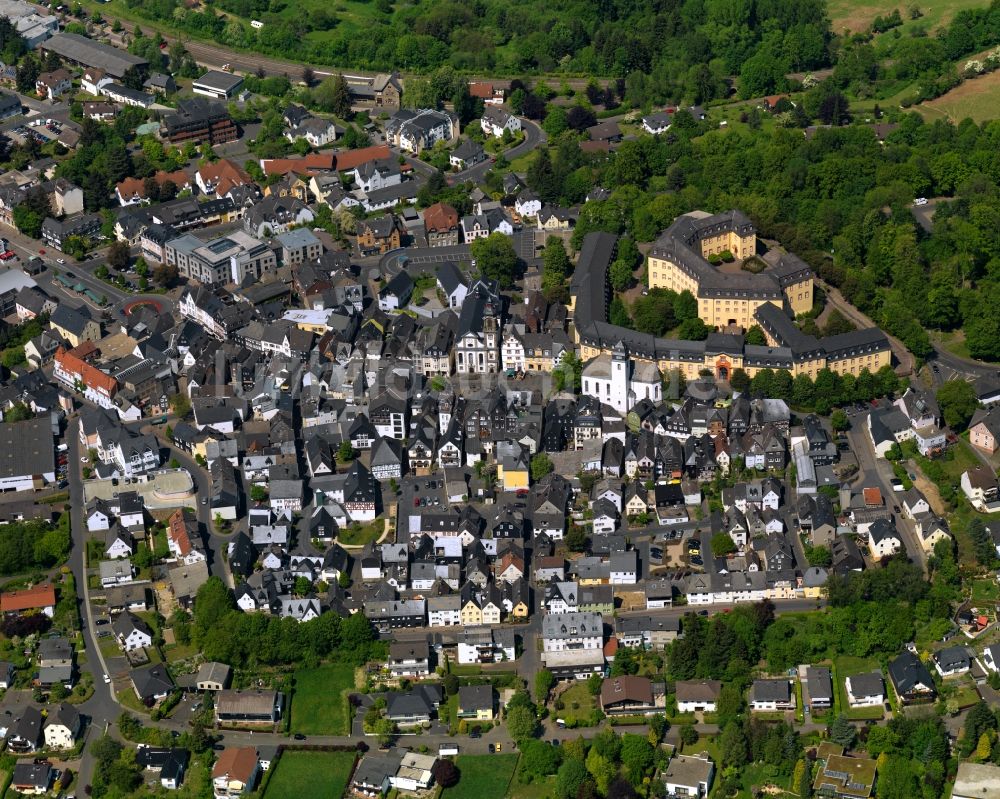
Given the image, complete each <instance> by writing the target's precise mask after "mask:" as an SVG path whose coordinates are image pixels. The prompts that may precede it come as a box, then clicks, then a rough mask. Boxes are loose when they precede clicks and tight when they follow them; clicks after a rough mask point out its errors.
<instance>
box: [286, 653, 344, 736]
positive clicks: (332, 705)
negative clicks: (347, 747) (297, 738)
mask: <svg viewBox="0 0 1000 799" xmlns="http://www.w3.org/2000/svg"><path fill="white" fill-rule="evenodd" d="M353 689H354V667H353V666H351V665H348V664H344V663H328V664H327V665H325V666H319V667H317V668H315V669H299V670H298V671H297V672H295V692H294V694H292V720H291V726H292V731H293V732H297V733H302V734H303V735H345V734H347V733H348V732H349V729H348V723H349V719H348V711H347V696H346V695H347V693H348V692H349V691H351V690H353Z"/></svg>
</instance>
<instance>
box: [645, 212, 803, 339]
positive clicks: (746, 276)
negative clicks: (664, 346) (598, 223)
mask: <svg viewBox="0 0 1000 799" xmlns="http://www.w3.org/2000/svg"><path fill="white" fill-rule="evenodd" d="M756 251H757V233H756V230H755V228H754V226H753V222H751V221H750V220H749V219H748V218H747V217H746V216H745V215H744V214H742V213H741V212H740V211H735V210H734V211H726V212H725V213H722V214H711V215H710V214H706V213H704V212H701V211H693V212H691V213H690V214H684V215H683V216H681V217H678V219H677V220H676V221H675V222H674V223H673V224H672V225H671V226H670V227H669V228H667V229H666V230H665V231H664V232H663V234H662V235H661V236H660V238H659V239H657V240H656V242H655V243H654V244H653V247H652V249H651V250H650V252H649V265H648V274H649V287H650V288H664V289H670V290H671V291H676V292H678V293H680V292H682V291H690V292H691V294H693V295H694V296H695V297H696V298H697V299H698V316H699V317H701V320H702V321H703V322H705V324H707V325H710V326H712V327H714V328H716V329H717V330H721V329H724V328H727V327H741V328H743V329H747V328H749V327H751V326H753V325H754V324H756V321H755V319H754V314H755V313H756V311H757V309H758V308H760V307H761V305H764V304H765V303H770V304H772V305H775V306H777V307H778V308H784V307H785V306H786V305H787V308H788V309H789V310H790V311H791V313H792V315H798V314H800V313H805V312H807V311H809V310H811V309H812V305H813V273H812V270H811V269H810V268H809V265H808V264H807V263H805V262H804V261H803V260H802V259H800V258H798V257H797V256H795V255H792V254H790V253H785V254H782V255H780V256H779V257H778V258H777V259H776V260H775V262H774V263H772V264H767V265H765V268H764V269H763V271H761V272H759V273H755V272H752V271H744V270H743V269H742V262H744V261H745V260H746V259H748V258H750V257H751V256H754V255H755V254H756ZM724 253H729V254H730V255H732V257H733V259H735V263H733V264H726V265H718V266H716V265H713V264H711V263H709V262H708V260H706V259H708V258H709V257H711V256H718V255H722V254H724ZM760 263H761V264H763V263H764V262H763V261H761V262H760Z"/></svg>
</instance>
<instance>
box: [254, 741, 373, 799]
mask: <svg viewBox="0 0 1000 799" xmlns="http://www.w3.org/2000/svg"><path fill="white" fill-rule="evenodd" d="M354 757H355V756H354V753H353V752H292V751H289V752H283V753H282V755H281V759H280V760H278V765H277V766H276V770H275V772H274V776H273V777H271V781H270V782H269V783H268V784H267V791H266V792H265V793H264V797H265V799H301V797H303V796H329V797H331V799H339V797H341V796H343V794H344V789H346V788H347V781H348V780H349V779H350V777H351V768H352V767H353V765H354Z"/></svg>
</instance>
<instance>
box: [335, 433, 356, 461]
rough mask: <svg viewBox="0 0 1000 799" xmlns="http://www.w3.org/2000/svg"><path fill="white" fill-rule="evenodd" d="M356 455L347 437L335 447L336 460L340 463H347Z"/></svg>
mask: <svg viewBox="0 0 1000 799" xmlns="http://www.w3.org/2000/svg"><path fill="white" fill-rule="evenodd" d="M356 457H357V453H356V452H355V451H354V447H352V446H351V442H350V441H349V440H347V439H345V440H344V441H341V442H340V446H339V447H338V448H337V460H338V461H340V462H341V463H347V462H348V461H352V460H354V459H355V458H356Z"/></svg>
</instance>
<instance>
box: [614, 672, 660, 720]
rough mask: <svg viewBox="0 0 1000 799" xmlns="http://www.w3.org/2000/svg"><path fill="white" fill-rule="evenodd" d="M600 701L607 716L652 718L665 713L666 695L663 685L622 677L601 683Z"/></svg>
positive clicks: (645, 678)
mask: <svg viewBox="0 0 1000 799" xmlns="http://www.w3.org/2000/svg"><path fill="white" fill-rule="evenodd" d="M600 700H601V710H602V711H603V712H604V714H605V715H606V716H651V715H654V714H656V713H663V712H664V707H665V705H666V694H665V691H664V684H663V683H654V682H653V681H652V680H650V679H649V678H648V677H638V676H630V675H622V676H620V677H608V678H607V679H605V680H604V682H603V683H601V693H600Z"/></svg>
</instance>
